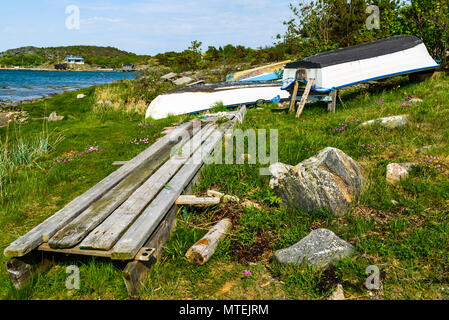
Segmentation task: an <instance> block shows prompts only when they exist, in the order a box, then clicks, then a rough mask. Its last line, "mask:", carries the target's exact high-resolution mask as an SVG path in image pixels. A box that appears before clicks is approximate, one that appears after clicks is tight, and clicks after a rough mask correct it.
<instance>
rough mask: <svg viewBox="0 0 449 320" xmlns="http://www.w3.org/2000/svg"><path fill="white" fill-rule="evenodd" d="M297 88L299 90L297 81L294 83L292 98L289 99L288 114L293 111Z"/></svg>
mask: <svg viewBox="0 0 449 320" xmlns="http://www.w3.org/2000/svg"><path fill="white" fill-rule="evenodd" d="M298 88H299V83H298V81H295V86H294V88H293V93H292V97H291V99H290V109H289V110H288V112H289V113H291V112H294V111H295V106H296V95H297V94H298Z"/></svg>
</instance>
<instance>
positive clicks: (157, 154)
mask: <svg viewBox="0 0 449 320" xmlns="http://www.w3.org/2000/svg"><path fill="white" fill-rule="evenodd" d="M245 114H246V108H245V107H242V108H241V109H240V110H238V111H236V112H233V113H231V115H230V116H229V118H230V121H229V122H226V123H223V124H221V125H217V124H216V123H215V122H213V121H210V120H211V119H210V118H209V119H208V120H209V121H208V122H207V124H206V125H204V126H202V128H201V127H200V126H199V125H198V123H200V121H199V120H196V121H191V122H187V123H184V124H182V125H180V126H178V127H177V128H176V129H173V130H170V131H169V132H168V133H167V134H166V135H165V136H164V137H162V138H160V139H159V140H157V141H156V142H155V143H154V144H153V145H151V146H150V147H149V148H148V149H146V150H144V151H143V152H142V153H140V154H139V155H137V156H136V157H135V158H133V159H131V160H130V161H127V162H125V163H123V165H122V166H121V167H119V168H118V169H117V170H116V171H114V172H113V173H111V174H110V175H109V176H107V177H106V178H104V179H103V180H102V181H100V182H99V183H98V184H96V185H95V186H93V187H92V188H90V189H89V190H88V191H87V192H85V193H84V194H82V195H80V196H78V197H77V198H75V199H74V200H72V201H71V202H70V203H69V204H67V205H66V206H65V207H64V208H62V209H61V210H59V211H58V212H56V213H55V214H54V215H53V216H51V217H49V218H48V219H47V220H45V221H44V222H42V223H41V224H39V225H38V226H37V227H35V228H34V229H32V230H31V231H30V232H28V233H27V234H25V235H24V236H22V237H20V238H18V239H17V240H15V241H14V242H12V243H11V244H10V245H9V246H8V247H7V248H6V249H5V251H4V255H5V256H7V257H11V258H12V259H11V260H9V261H8V263H7V269H8V272H9V275H10V278H11V280H12V282H13V284H14V286H15V287H16V288H22V287H23V286H25V285H26V284H27V283H29V281H31V279H32V278H33V277H34V276H35V275H36V274H39V273H42V272H44V271H45V270H46V269H48V268H49V267H50V266H51V263H50V261H51V258H50V257H51V255H54V254H69V255H72V254H73V255H84V256H97V257H103V258H109V259H113V260H121V261H128V262H129V263H128V264H127V266H126V267H125V269H124V271H123V277H124V280H125V284H126V286H127V289H128V293H129V294H130V296H132V297H135V296H137V294H138V291H139V288H140V286H141V282H142V281H143V279H144V278H145V276H146V273H147V271H148V268H149V267H150V266H151V264H152V263H154V261H156V260H157V259H158V258H159V257H160V254H161V252H162V247H163V246H164V245H165V243H166V241H167V240H168V238H169V235H170V232H171V230H172V228H173V224H174V221H175V217H176V212H177V206H176V205H175V201H176V199H177V198H178V197H179V195H181V194H182V193H184V194H185V193H189V192H190V190H191V188H192V185H193V184H194V183H195V181H196V179H198V176H199V171H200V168H201V167H202V166H203V165H204V158H205V157H206V156H209V155H210V154H211V153H212V152H213V150H214V149H215V147H216V145H217V144H218V143H220V142H221V139H222V137H223V135H224V132H225V131H226V130H227V129H230V128H231V127H232V126H234V125H235V124H236V123H237V122H242V121H243V118H244V116H245ZM212 118H213V117H212Z"/></svg>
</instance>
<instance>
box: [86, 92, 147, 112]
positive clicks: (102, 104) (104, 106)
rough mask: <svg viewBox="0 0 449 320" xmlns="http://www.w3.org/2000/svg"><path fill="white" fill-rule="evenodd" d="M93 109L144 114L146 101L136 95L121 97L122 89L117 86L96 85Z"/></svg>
mask: <svg viewBox="0 0 449 320" xmlns="http://www.w3.org/2000/svg"><path fill="white" fill-rule="evenodd" d="M94 101H95V102H94V104H93V111H94V112H95V113H100V112H104V111H117V112H125V113H137V114H145V112H146V110H147V108H148V103H147V102H146V101H145V100H143V99H139V98H136V97H129V98H124V97H123V90H122V89H121V88H120V87H118V86H104V87H98V88H97V90H96V91H95V100H94Z"/></svg>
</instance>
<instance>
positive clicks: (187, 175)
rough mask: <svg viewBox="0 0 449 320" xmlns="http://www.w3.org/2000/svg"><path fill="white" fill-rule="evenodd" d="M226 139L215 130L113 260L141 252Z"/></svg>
mask: <svg viewBox="0 0 449 320" xmlns="http://www.w3.org/2000/svg"><path fill="white" fill-rule="evenodd" d="M222 136H223V132H222V131H214V132H213V133H212V134H211V136H210V137H209V138H208V139H207V140H206V142H205V143H204V144H203V145H202V146H201V148H200V149H199V150H197V151H196V152H195V153H194V154H193V156H192V157H191V158H190V159H189V160H188V161H187V163H186V164H185V165H184V166H183V167H182V168H181V169H180V170H179V171H178V173H177V174H176V175H175V176H174V177H173V178H172V179H171V180H170V182H169V184H168V186H167V187H166V188H164V189H163V190H162V191H161V192H160V193H159V194H158V196H157V197H156V198H155V199H154V200H153V201H152V202H151V203H150V205H149V206H148V207H147V208H146V209H145V210H144V211H143V212H142V214H141V215H140V216H139V217H138V218H137V219H136V221H135V222H134V223H133V224H132V225H131V226H130V227H129V229H128V230H127V231H126V232H125V234H124V235H123V236H122V238H121V239H120V240H119V241H118V242H117V243H116V244H115V246H114V248H113V249H112V250H113V252H112V256H111V258H112V259H119V260H128V259H132V257H134V256H135V255H136V253H137V251H138V250H139V249H140V247H142V245H143V244H144V243H145V241H146V240H147V239H148V237H149V236H150V235H151V234H152V232H153V231H154V229H155V227H156V226H157V225H158V224H159V223H160V221H161V220H162V219H163V217H164V216H165V214H166V213H167V211H168V210H169V209H170V208H171V206H172V205H173V203H174V202H175V200H176V199H177V198H178V196H179V195H180V194H181V192H182V190H183V189H184V188H185V187H186V185H187V184H188V183H189V181H190V180H191V179H192V178H193V176H194V175H195V174H196V172H197V171H198V169H199V168H200V167H201V166H202V163H203V159H204V158H203V157H205V156H207V155H209V154H210V153H211V152H212V150H213V149H214V147H215V145H216V144H217V143H218V142H219V141H220V139H221V138H222Z"/></svg>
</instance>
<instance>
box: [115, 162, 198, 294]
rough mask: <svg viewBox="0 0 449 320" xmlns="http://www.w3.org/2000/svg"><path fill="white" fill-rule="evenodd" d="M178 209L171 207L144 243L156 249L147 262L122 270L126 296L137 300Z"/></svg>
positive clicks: (136, 263)
mask: <svg viewBox="0 0 449 320" xmlns="http://www.w3.org/2000/svg"><path fill="white" fill-rule="evenodd" d="M202 168H204V165H203V166H202V167H201V168H200V170H198V172H197V173H196V175H195V177H194V178H193V179H192V181H191V182H190V183H189V185H188V186H187V187H186V188H185V189H184V193H186V194H188V193H190V192H191V190H192V188H193V186H194V185H195V184H196V182H197V180H198V179H199V176H200V172H201V170H202ZM178 210H179V208H178V206H177V205H173V206H172V207H171V209H170V210H169V212H168V213H167V215H166V216H165V217H164V219H163V220H162V221H161V223H160V224H159V226H158V227H157V228H156V230H155V231H154V232H153V234H152V235H151V236H150V238H149V239H148V241H147V242H146V243H145V245H144V247H147V248H154V249H156V250H155V251H154V253H153V256H152V257H151V259H150V260H149V261H148V262H141V261H132V262H129V263H128V264H127V265H126V267H125V269H124V270H123V279H124V281H125V285H126V289H127V291H128V295H129V296H130V297H131V298H133V299H135V298H138V295H139V292H140V290H141V287H142V284H143V283H144V280H145V278H146V276H147V274H148V271H149V270H150V267H151V266H152V264H153V263H154V262H155V261H157V260H159V259H160V257H161V255H162V249H163V247H164V245H165V243H166V242H167V240H168V239H169V237H170V234H171V231H172V230H173V229H174V226H175V224H176V214H177V212H178Z"/></svg>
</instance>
